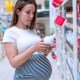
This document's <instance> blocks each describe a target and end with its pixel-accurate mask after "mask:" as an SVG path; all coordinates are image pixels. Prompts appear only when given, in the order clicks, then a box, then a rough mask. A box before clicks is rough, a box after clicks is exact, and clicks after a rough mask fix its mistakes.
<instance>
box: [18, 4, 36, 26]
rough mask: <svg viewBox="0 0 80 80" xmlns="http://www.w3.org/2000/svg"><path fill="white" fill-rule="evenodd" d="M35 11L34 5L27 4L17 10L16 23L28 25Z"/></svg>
mask: <svg viewBox="0 0 80 80" xmlns="http://www.w3.org/2000/svg"><path fill="white" fill-rule="evenodd" d="M34 13H35V5H34V4H27V5H26V6H25V7H24V8H23V9H22V10H21V11H18V13H17V14H18V23H20V24H22V26H26V25H30V24H31V21H32V20H33V17H34Z"/></svg>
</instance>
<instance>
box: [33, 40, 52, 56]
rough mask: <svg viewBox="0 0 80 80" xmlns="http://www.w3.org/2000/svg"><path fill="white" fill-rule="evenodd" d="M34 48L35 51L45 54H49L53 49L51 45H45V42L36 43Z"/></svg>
mask: <svg viewBox="0 0 80 80" xmlns="http://www.w3.org/2000/svg"><path fill="white" fill-rule="evenodd" d="M33 47H34V50H35V51H38V52H43V53H44V54H47V53H49V52H50V51H51V49H52V46H51V45H50V44H47V43H44V42H43V40H40V41H38V42H36V43H35V44H34V45H33Z"/></svg>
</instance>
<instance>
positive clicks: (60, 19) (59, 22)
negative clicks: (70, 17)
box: [54, 15, 67, 27]
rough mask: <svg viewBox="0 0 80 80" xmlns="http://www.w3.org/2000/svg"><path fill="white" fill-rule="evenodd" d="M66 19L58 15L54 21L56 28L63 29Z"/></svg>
mask: <svg viewBox="0 0 80 80" xmlns="http://www.w3.org/2000/svg"><path fill="white" fill-rule="evenodd" d="M66 21H67V19H66V18H64V17H63V16H61V15H58V16H57V18H56V19H55V21H54V23H55V24H56V25H57V26H58V27H63V26H64V25H65V23H66Z"/></svg>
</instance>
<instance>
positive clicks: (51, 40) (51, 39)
mask: <svg viewBox="0 0 80 80" xmlns="http://www.w3.org/2000/svg"><path fill="white" fill-rule="evenodd" d="M44 42H45V43H48V44H51V45H52V44H54V35H51V36H46V37H45V38H44Z"/></svg>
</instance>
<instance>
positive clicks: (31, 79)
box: [14, 54, 52, 80]
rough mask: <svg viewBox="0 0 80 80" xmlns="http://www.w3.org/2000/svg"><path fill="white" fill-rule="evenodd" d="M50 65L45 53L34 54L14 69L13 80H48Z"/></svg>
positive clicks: (50, 71) (50, 70)
mask: <svg viewBox="0 0 80 80" xmlns="http://www.w3.org/2000/svg"><path fill="white" fill-rule="evenodd" d="M51 73H52V67H51V64H50V62H49V60H48V59H47V58H46V56H45V55H42V54H34V55H32V56H31V57H30V58H29V59H28V60H27V61H26V62H25V63H24V64H23V65H21V66H20V67H19V68H17V69H16V71H15V75H14V80H49V78H50V76H51Z"/></svg>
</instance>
